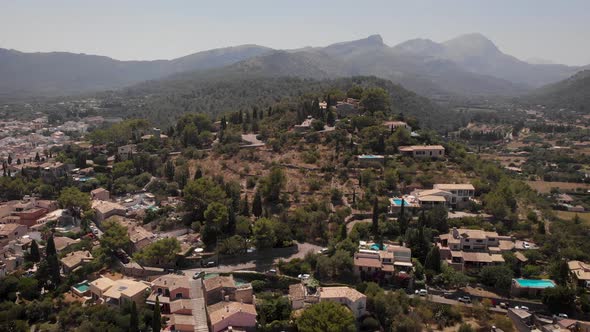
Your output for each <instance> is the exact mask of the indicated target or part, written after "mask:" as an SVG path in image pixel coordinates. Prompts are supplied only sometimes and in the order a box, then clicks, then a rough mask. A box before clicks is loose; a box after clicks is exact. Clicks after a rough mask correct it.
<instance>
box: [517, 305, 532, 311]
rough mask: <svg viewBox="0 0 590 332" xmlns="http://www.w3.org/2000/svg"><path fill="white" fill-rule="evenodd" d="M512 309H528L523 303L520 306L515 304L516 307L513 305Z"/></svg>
mask: <svg viewBox="0 0 590 332" xmlns="http://www.w3.org/2000/svg"><path fill="white" fill-rule="evenodd" d="M514 309H520V310H526V311H529V310H530V309H529V307H527V306H524V305H521V306H518V305H517V306H516V307H514Z"/></svg>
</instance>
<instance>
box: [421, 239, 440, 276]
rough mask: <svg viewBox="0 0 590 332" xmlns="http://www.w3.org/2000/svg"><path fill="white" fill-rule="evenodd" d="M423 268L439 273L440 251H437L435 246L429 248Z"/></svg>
mask: <svg viewBox="0 0 590 332" xmlns="http://www.w3.org/2000/svg"><path fill="white" fill-rule="evenodd" d="M424 267H425V268H426V269H427V270H431V271H434V272H436V273H439V272H440V270H441V268H440V251H439V250H438V246H437V245H433V246H432V247H431V248H430V251H429V252H428V255H426V261H425V262H424Z"/></svg>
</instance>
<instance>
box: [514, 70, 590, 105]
mask: <svg viewBox="0 0 590 332" xmlns="http://www.w3.org/2000/svg"><path fill="white" fill-rule="evenodd" d="M525 101H526V102H528V103H530V104H535V105H538V104H541V105H546V106H547V107H549V108H552V109H562V108H569V109H571V110H573V111H579V112H580V113H585V114H588V113H589V112H590V70H583V71H580V72H578V73H577V74H575V75H573V76H572V77H570V78H568V79H565V80H563V81H560V82H557V83H553V84H550V85H547V86H545V87H542V88H540V89H538V90H535V91H534V92H533V93H532V94H531V95H530V96H529V97H527V98H525Z"/></svg>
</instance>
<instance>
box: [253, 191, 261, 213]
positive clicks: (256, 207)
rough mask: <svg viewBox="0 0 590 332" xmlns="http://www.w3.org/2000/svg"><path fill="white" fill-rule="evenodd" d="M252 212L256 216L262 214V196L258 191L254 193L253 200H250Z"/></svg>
mask: <svg viewBox="0 0 590 332" xmlns="http://www.w3.org/2000/svg"><path fill="white" fill-rule="evenodd" d="M252 214H253V215H254V216H255V217H256V218H258V217H260V216H261V215H262V197H261V196H260V193H259V192H258V191H256V194H255V195H254V201H253V202H252Z"/></svg>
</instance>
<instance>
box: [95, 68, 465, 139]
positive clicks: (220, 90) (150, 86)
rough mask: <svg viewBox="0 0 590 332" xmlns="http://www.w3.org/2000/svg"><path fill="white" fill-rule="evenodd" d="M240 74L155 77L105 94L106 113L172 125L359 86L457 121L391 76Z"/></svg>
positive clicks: (404, 108) (420, 113) (425, 115)
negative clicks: (189, 117) (191, 115)
mask: <svg viewBox="0 0 590 332" xmlns="http://www.w3.org/2000/svg"><path fill="white" fill-rule="evenodd" d="M238 77H239V76H235V77H232V78H231V79H223V80H221V79H220V80H216V79H211V80H206V79H203V77H200V76H198V75H195V76H189V77H186V78H185V77H178V78H176V79H172V80H166V81H154V82H147V83H144V84H141V85H139V86H135V87H133V88H129V89H125V90H124V91H121V92H117V93H105V94H103V95H101V96H100V98H101V99H103V100H104V103H105V105H106V107H107V109H106V112H107V113H110V114H112V115H115V116H123V117H128V118H134V117H144V118H148V119H150V120H151V121H153V122H154V123H161V124H170V123H172V122H173V121H174V120H175V119H176V118H178V117H179V116H180V115H182V114H183V113H187V112H202V113H206V114H209V115H212V116H214V117H215V116H218V115H221V114H226V113H228V112H233V111H237V110H240V109H251V108H253V107H257V108H259V109H263V108H266V107H268V106H271V105H273V104H275V103H276V102H278V101H282V102H283V103H288V100H289V98H291V99H293V100H295V98H297V97H301V96H305V95H310V96H314V97H318V98H320V99H321V98H325V97H327V95H329V94H332V96H333V97H334V96H335V95H337V94H343V93H344V92H343V91H347V90H349V89H350V88H351V87H353V86H354V85H360V86H377V87H381V88H383V89H385V90H386V91H387V92H388V93H389V95H390V97H391V103H390V105H391V106H390V107H391V109H390V111H391V113H392V114H393V113H395V114H398V113H403V114H405V115H409V116H414V117H416V118H417V119H418V120H419V121H420V122H421V123H422V124H424V125H425V126H427V127H436V129H438V130H444V129H445V128H446V127H451V126H453V125H454V124H455V119H454V117H452V116H450V114H451V113H449V112H450V111H448V110H446V109H445V108H443V107H440V106H438V105H436V104H434V103H432V102H431V101H429V100H428V99H427V98H424V97H421V96H419V95H417V94H415V93H413V92H411V91H408V90H406V89H404V88H403V87H401V86H399V85H396V84H394V83H392V82H390V81H387V80H383V79H379V78H376V77H365V76H361V77H353V78H339V79H332V80H329V79H326V80H314V79H302V78H295V77H253V78H244V79H239V78H238Z"/></svg>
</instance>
